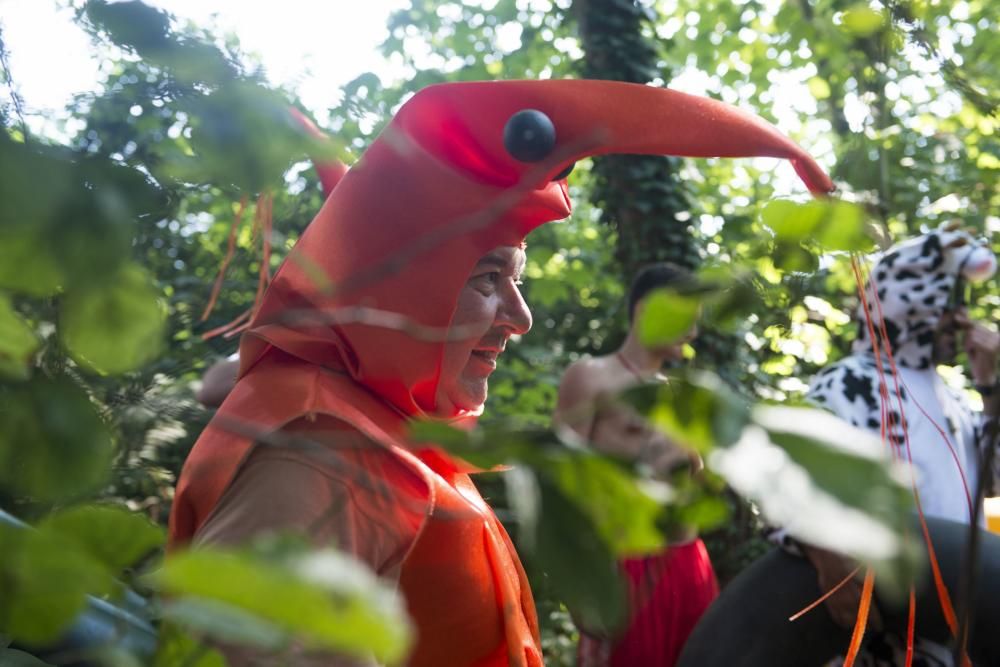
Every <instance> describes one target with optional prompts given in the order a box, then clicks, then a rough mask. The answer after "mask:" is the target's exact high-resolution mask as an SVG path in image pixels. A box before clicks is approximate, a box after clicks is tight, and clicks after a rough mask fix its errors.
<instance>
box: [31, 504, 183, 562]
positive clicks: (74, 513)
mask: <svg viewBox="0 0 1000 667" xmlns="http://www.w3.org/2000/svg"><path fill="white" fill-rule="evenodd" d="M38 528H39V530H41V531H42V532H49V533H52V534H55V535H61V536H62V537H64V538H66V539H67V540H71V541H72V542H74V543H75V546H76V547H78V548H79V549H81V550H82V551H84V552H85V553H87V554H88V555H89V556H90V557H92V558H93V559H94V560H96V561H97V562H99V563H101V564H102V565H104V566H105V567H106V568H107V569H108V570H109V571H110V572H113V573H118V572H121V571H123V570H124V569H125V568H127V567H129V566H131V565H134V564H135V563H137V562H139V560H140V559H142V558H143V557H145V556H148V555H149V554H151V553H153V552H154V551H155V550H156V549H158V548H159V547H160V546H162V545H163V542H164V537H165V536H164V531H163V529H162V528H161V527H159V526H156V525H154V524H152V523H150V521H149V520H148V519H146V518H145V517H143V516H141V515H138V514H134V513H132V512H129V511H127V510H125V509H124V508H121V507H114V506H112V505H90V506H78V507H70V508H68V509H64V510H59V511H57V512H54V513H52V514H50V515H49V516H47V517H46V518H45V520H44V521H42V522H41V523H40V524H39V526H38Z"/></svg>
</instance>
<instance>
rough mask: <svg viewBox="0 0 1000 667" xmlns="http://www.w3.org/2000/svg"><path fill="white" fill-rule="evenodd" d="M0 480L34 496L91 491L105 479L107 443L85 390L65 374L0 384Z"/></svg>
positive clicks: (9, 487)
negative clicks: (1, 427)
mask: <svg viewBox="0 0 1000 667" xmlns="http://www.w3.org/2000/svg"><path fill="white" fill-rule="evenodd" d="M0 398H2V400H0V416H2V421H3V424H4V428H3V429H2V430H0V462H2V463H0V482H2V484H3V487H4V490H5V491H7V492H13V493H15V494H18V495H24V496H31V497H32V498H35V499H38V500H49V501H56V500H66V499H72V498H76V497H79V496H81V495H83V494H86V493H92V492H93V491H95V490H96V488H97V486H98V485H99V484H101V483H102V482H104V481H105V480H106V479H107V476H108V473H109V466H110V463H111V457H112V442H111V438H110V434H109V433H108V429H107V427H106V425H105V424H104V423H103V421H102V420H101V418H100V417H99V416H98V415H97V413H96V412H95V411H94V407H93V405H92V404H91V402H90V400H89V399H88V397H87V395H86V393H84V392H83V391H82V390H80V388H79V387H77V386H75V385H74V384H73V383H72V382H70V381H69V380H66V379H61V380H57V381H53V380H43V379H38V380H33V381H31V382H28V383H22V384H11V385H6V386H5V385H0Z"/></svg>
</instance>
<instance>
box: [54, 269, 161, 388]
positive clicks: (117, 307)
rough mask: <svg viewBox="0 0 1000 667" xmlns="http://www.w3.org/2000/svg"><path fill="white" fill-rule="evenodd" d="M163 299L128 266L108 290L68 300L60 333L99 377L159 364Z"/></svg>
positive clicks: (142, 275)
mask: <svg viewBox="0 0 1000 667" xmlns="http://www.w3.org/2000/svg"><path fill="white" fill-rule="evenodd" d="M159 297H160V295H159V293H158V292H157V290H156V289H155V288H154V287H153V285H152V283H151V281H150V279H149V277H148V276H147V275H146V273H145V271H143V270H142V269H141V268H140V267H138V266H135V265H126V266H124V267H123V268H122V270H121V271H120V272H119V273H118V274H117V275H116V276H114V277H113V278H112V279H111V280H110V282H109V284H106V285H101V286H91V287H88V288H85V289H82V290H79V291H73V292H70V293H69V294H67V295H66V297H65V298H64V299H63V302H62V308H61V314H60V315H61V316H60V332H61V334H62V339H63V342H64V344H65V345H66V348H67V349H68V350H69V351H70V353H71V354H72V355H73V357H74V358H75V359H76V360H77V361H79V362H80V363H82V364H85V365H86V366H88V367H90V368H91V369H93V370H95V371H97V372H99V373H104V374H106V373H123V372H125V371H129V370H133V369H135V368H138V367H139V366H142V365H143V364H144V363H146V362H148V361H150V360H152V359H153V358H155V357H156V356H157V355H158V354H159V352H160V349H161V347H162V345H163V327H164V321H165V317H164V312H163V307H162V306H161V304H160V302H159Z"/></svg>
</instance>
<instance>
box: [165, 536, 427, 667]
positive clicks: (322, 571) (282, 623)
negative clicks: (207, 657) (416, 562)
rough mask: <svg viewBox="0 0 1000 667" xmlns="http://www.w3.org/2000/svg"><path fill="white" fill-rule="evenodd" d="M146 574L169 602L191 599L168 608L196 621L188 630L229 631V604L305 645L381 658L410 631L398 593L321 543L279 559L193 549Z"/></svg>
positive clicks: (399, 647) (398, 653)
mask: <svg viewBox="0 0 1000 667" xmlns="http://www.w3.org/2000/svg"><path fill="white" fill-rule="evenodd" d="M150 578H151V581H152V582H153V583H154V584H155V585H157V586H158V587H159V588H160V589H161V590H162V591H163V592H164V593H166V594H168V595H170V596H171V597H172V598H174V599H175V600H185V599H189V600H194V601H195V603H196V604H195V605H194V606H188V607H187V608H184V607H181V611H180V612H178V610H177V609H176V608H175V609H174V617H175V618H174V620H175V621H176V620H181V619H183V621H184V622H185V623H191V624H192V625H193V626H194V625H195V624H196V627H191V629H192V630H196V631H199V632H205V633H220V632H221V634H222V635H227V634H228V633H231V632H233V631H234V630H233V618H234V615H233V613H232V612H231V611H230V610H231V609H232V608H235V609H236V610H238V611H239V612H241V613H242V614H249V615H252V616H255V617H257V618H259V619H260V622H261V624H262V627H266V626H273V627H274V628H275V629H277V630H278V631H281V632H285V633H287V635H288V636H289V637H292V638H294V639H296V640H298V641H301V642H303V643H304V644H305V645H306V646H307V647H309V648H313V649H318V650H329V651H335V652H338V653H343V654H345V655H353V656H357V657H365V656H367V655H370V654H374V656H375V657H376V658H377V659H378V660H380V661H382V662H389V663H394V662H398V661H399V660H400V659H401V658H402V657H403V656H405V655H406V651H407V649H408V647H409V644H410V640H411V636H412V635H411V630H410V624H409V621H408V619H407V616H406V611H405V609H404V607H403V604H402V600H401V599H400V597H399V595H398V593H397V592H396V591H394V590H392V589H390V588H388V587H386V586H385V585H384V584H383V583H382V582H380V581H379V580H378V578H377V577H376V576H375V574H374V573H372V572H371V570H370V569H368V568H367V567H366V566H365V565H363V564H362V563H360V562H359V561H357V560H355V559H353V558H351V557H349V556H347V555H345V554H342V553H340V552H336V551H333V550H329V549H325V550H320V551H314V552H305V553H300V554H296V555H291V554H289V555H286V556H285V557H283V558H281V559H280V560H276V559H264V558H262V557H260V556H255V555H253V554H251V553H248V552H242V551H223V550H209V549H200V550H198V551H189V552H184V553H179V554H175V555H173V556H172V557H168V558H167V559H166V561H165V562H164V565H163V567H162V568H161V569H160V570H158V571H157V572H155V573H153V574H152V575H151V577H150ZM205 601H210V604H204V602H205ZM195 612H197V613H195ZM277 637H278V635H276V634H272V635H271V636H270V637H269V638H268V639H270V638H273V639H274V640H275V641H277ZM218 638H220V639H222V638H224V637H218Z"/></svg>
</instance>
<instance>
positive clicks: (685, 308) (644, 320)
mask: <svg viewBox="0 0 1000 667" xmlns="http://www.w3.org/2000/svg"><path fill="white" fill-rule="evenodd" d="M700 308H701V306H700V302H699V300H698V299H697V298H696V297H694V296H690V295H684V294H678V293H677V292H673V291H670V290H655V291H653V292H650V293H649V295H648V296H646V297H645V298H644V299H643V300H642V312H640V313H636V316H637V317H638V318H639V323H638V324H639V326H638V332H639V341H640V342H641V343H642V344H643V345H644V346H646V347H649V348H656V347H662V346H665V345H672V344H674V343H676V342H677V341H678V340H680V339H681V338H682V337H683V336H684V334H686V333H687V332H689V331H690V330H691V328H692V327H693V326H694V323H695V320H696V319H697V318H698V312H699V310H700Z"/></svg>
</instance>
